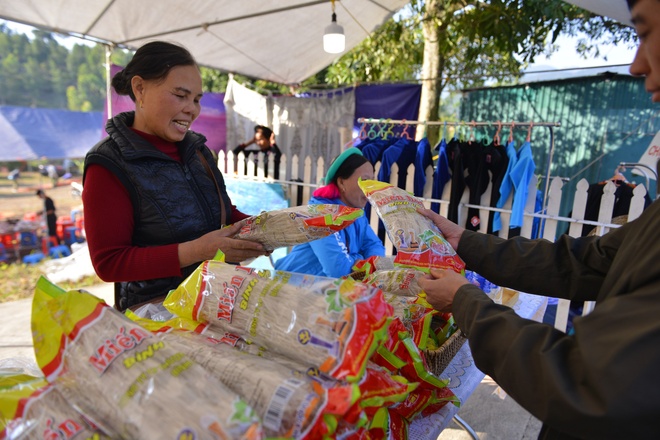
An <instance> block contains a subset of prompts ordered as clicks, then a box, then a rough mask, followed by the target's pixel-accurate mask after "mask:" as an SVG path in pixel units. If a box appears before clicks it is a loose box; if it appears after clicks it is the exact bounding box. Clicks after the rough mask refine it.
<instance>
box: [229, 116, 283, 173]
mask: <svg viewBox="0 0 660 440" xmlns="http://www.w3.org/2000/svg"><path fill="white" fill-rule="evenodd" d="M252 144H256V145H257V147H258V148H257V149H250V150H248V149H247V147H249V146H250V145H252ZM241 152H242V153H243V154H245V173H246V174H247V161H248V158H249V156H250V154H252V153H255V154H254V160H255V162H256V161H257V154H258V153H265V154H266V160H265V161H264V166H265V168H266V169H265V170H264V175H265V176H266V177H268V162H269V157H270V156H271V155H272V156H273V165H274V171H273V174H274V175H273V178H274V179H276V180H277V179H279V178H280V159H281V157H282V152H281V151H280V149H279V147H278V146H277V144H276V143H275V133H273V130H271V129H270V128H268V127H265V126H263V125H257V126H256V127H254V137H253V138H252V139H250V140H249V141H247V142H245V143H244V144H240V145H239V146H237V147H236V148H234V150H233V153H234V166H236V164H237V160H236V157H237V156H238V154H239V153H241Z"/></svg>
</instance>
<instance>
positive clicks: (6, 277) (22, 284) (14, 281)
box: [0, 171, 102, 303]
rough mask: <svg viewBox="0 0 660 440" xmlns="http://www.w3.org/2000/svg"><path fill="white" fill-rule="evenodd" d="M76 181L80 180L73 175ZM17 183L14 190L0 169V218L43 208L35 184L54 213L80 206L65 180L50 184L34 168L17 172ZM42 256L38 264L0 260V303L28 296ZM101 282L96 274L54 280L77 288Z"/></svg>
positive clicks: (39, 271)
mask: <svg viewBox="0 0 660 440" xmlns="http://www.w3.org/2000/svg"><path fill="white" fill-rule="evenodd" d="M75 180H76V181H78V182H79V181H80V178H79V177H77V178H76V179H75ZM19 183H20V187H19V190H18V191H16V192H15V191H14V188H13V185H12V183H11V181H10V180H8V179H7V178H6V175H5V174H3V173H2V172H0V221H4V220H10V219H15V220H18V219H21V218H23V216H24V215H25V214H27V213H34V212H37V211H39V210H41V209H43V201H42V200H41V199H39V198H38V197H37V196H36V195H35V191H36V189H37V188H42V189H44V191H45V192H46V194H47V195H48V196H49V197H51V198H52V199H53V201H54V202H55V207H56V209H57V215H58V216H64V215H68V214H69V213H70V212H71V210H72V209H74V208H79V207H80V206H81V203H82V202H81V200H80V198H79V197H78V198H76V197H73V195H72V192H71V186H70V184H69V182H68V181H62V180H60V181H59V182H58V186H57V187H56V188H52V183H51V181H50V179H48V178H47V177H44V176H42V175H41V174H39V173H38V172H27V171H26V172H21V178H20V181H19ZM46 261H48V260H43V261H42V262H41V263H38V264H22V263H20V262H19V261H15V262H13V263H9V264H6V263H0V303H4V302H9V301H17V300H21V299H26V298H31V297H32V295H33V294H34V288H35V286H36V284H37V280H38V279H39V277H40V276H41V275H45V265H44V263H45V262H46ZM100 283H102V281H101V279H100V278H98V277H97V276H96V275H92V276H87V277H84V278H82V279H80V280H78V281H75V282H62V283H56V284H57V285H58V286H60V287H62V288H63V289H66V290H70V289H78V288H84V287H88V286H92V285H95V284H100Z"/></svg>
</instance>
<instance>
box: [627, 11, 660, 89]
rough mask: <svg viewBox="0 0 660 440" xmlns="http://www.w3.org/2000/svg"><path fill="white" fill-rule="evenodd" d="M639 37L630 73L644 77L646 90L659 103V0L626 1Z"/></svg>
mask: <svg viewBox="0 0 660 440" xmlns="http://www.w3.org/2000/svg"><path fill="white" fill-rule="evenodd" d="M627 2H628V7H629V8H630V12H631V14H632V22H633V24H634V25H635V29H636V30H637V36H638V37H639V47H638V48H637V54H636V55H635V59H634V60H633V63H632V64H631V66H630V73H631V74H633V75H638V76H645V77H646V81H645V86H646V90H647V91H648V92H649V93H651V99H652V100H653V102H660V0H627Z"/></svg>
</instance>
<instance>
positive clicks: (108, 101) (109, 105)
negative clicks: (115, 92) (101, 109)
mask: <svg viewBox="0 0 660 440" xmlns="http://www.w3.org/2000/svg"><path fill="white" fill-rule="evenodd" d="M110 55H112V47H111V46H110V45H109V44H106V45H105V101H106V105H107V108H108V119H110V118H112V89H111V82H112V78H110Z"/></svg>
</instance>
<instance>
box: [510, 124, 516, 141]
mask: <svg viewBox="0 0 660 440" xmlns="http://www.w3.org/2000/svg"><path fill="white" fill-rule="evenodd" d="M515 126H516V124H515V123H513V122H512V123H511V128H510V129H509V143H511V142H513V128H514V127H515Z"/></svg>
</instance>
